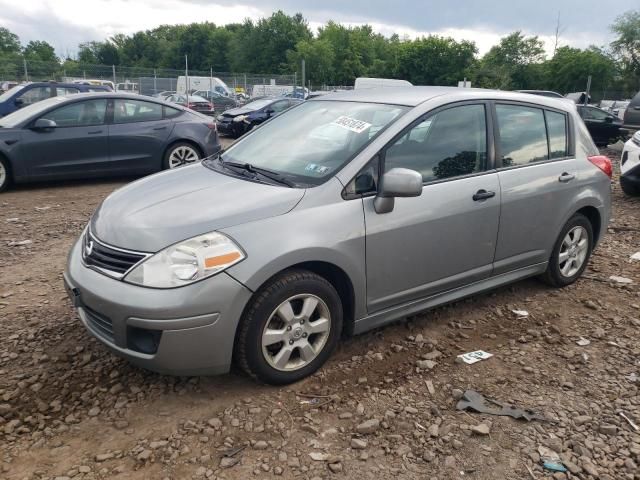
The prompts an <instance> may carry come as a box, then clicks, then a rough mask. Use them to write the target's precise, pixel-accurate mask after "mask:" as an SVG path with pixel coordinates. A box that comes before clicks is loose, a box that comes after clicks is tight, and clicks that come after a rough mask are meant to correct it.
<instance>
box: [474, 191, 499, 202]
mask: <svg viewBox="0 0 640 480" xmlns="http://www.w3.org/2000/svg"><path fill="white" fill-rule="evenodd" d="M495 196H496V192H492V191H487V190H484V189H481V190H478V191H477V192H476V193H474V194H473V197H472V198H473V201H474V202H477V201H480V200H486V199H487V198H491V197H495Z"/></svg>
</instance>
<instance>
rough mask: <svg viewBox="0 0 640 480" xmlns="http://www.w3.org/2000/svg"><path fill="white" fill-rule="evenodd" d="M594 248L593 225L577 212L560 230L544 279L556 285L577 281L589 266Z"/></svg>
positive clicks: (563, 285)
mask: <svg viewBox="0 0 640 480" xmlns="http://www.w3.org/2000/svg"><path fill="white" fill-rule="evenodd" d="M592 250H593V227H592V225H591V222H590V221H589V219H588V218H587V217H585V216H584V215H582V214H580V213H576V214H575V215H574V216H573V217H571V218H570V219H569V221H568V222H567V223H566V224H565V226H564V228H563V229H562V231H561V232H560V235H559V236H558V239H557V240H556V244H555V246H554V248H553V252H552V253H551V258H550V259H549V264H548V266H547V271H546V272H545V273H544V274H543V276H542V279H543V280H544V281H545V282H546V283H548V284H549V285H552V286H554V287H565V286H567V285H570V284H572V283H573V282H575V281H576V280H577V279H578V278H579V277H580V275H582V272H584V269H585V268H587V264H588V263H589V257H590V256H591V251H592Z"/></svg>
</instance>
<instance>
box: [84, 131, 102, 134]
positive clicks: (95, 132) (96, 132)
mask: <svg viewBox="0 0 640 480" xmlns="http://www.w3.org/2000/svg"><path fill="white" fill-rule="evenodd" d="M99 133H102V130H92V131H90V132H87V134H88V135H98V134H99Z"/></svg>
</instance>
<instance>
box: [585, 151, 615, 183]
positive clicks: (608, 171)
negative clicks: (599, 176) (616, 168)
mask: <svg viewBox="0 0 640 480" xmlns="http://www.w3.org/2000/svg"><path fill="white" fill-rule="evenodd" d="M588 158H589V161H590V162H591V163H593V164H594V165H595V166H596V167H598V168H599V169H600V170H602V171H603V172H604V174H605V175H606V176H607V177H609V178H611V175H613V166H612V165H611V160H609V157H607V156H605V155H592V156H590V157H588Z"/></svg>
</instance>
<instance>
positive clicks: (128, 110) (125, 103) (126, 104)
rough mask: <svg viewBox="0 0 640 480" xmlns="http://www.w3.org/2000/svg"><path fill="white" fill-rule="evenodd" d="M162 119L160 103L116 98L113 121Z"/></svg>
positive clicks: (128, 121)
mask: <svg viewBox="0 0 640 480" xmlns="http://www.w3.org/2000/svg"><path fill="white" fill-rule="evenodd" d="M154 120H162V105H160V104H158V103H151V102H144V101H141V100H128V99H127V100H123V99H116V100H115V102H114V108H113V123H132V122H149V121H154Z"/></svg>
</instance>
